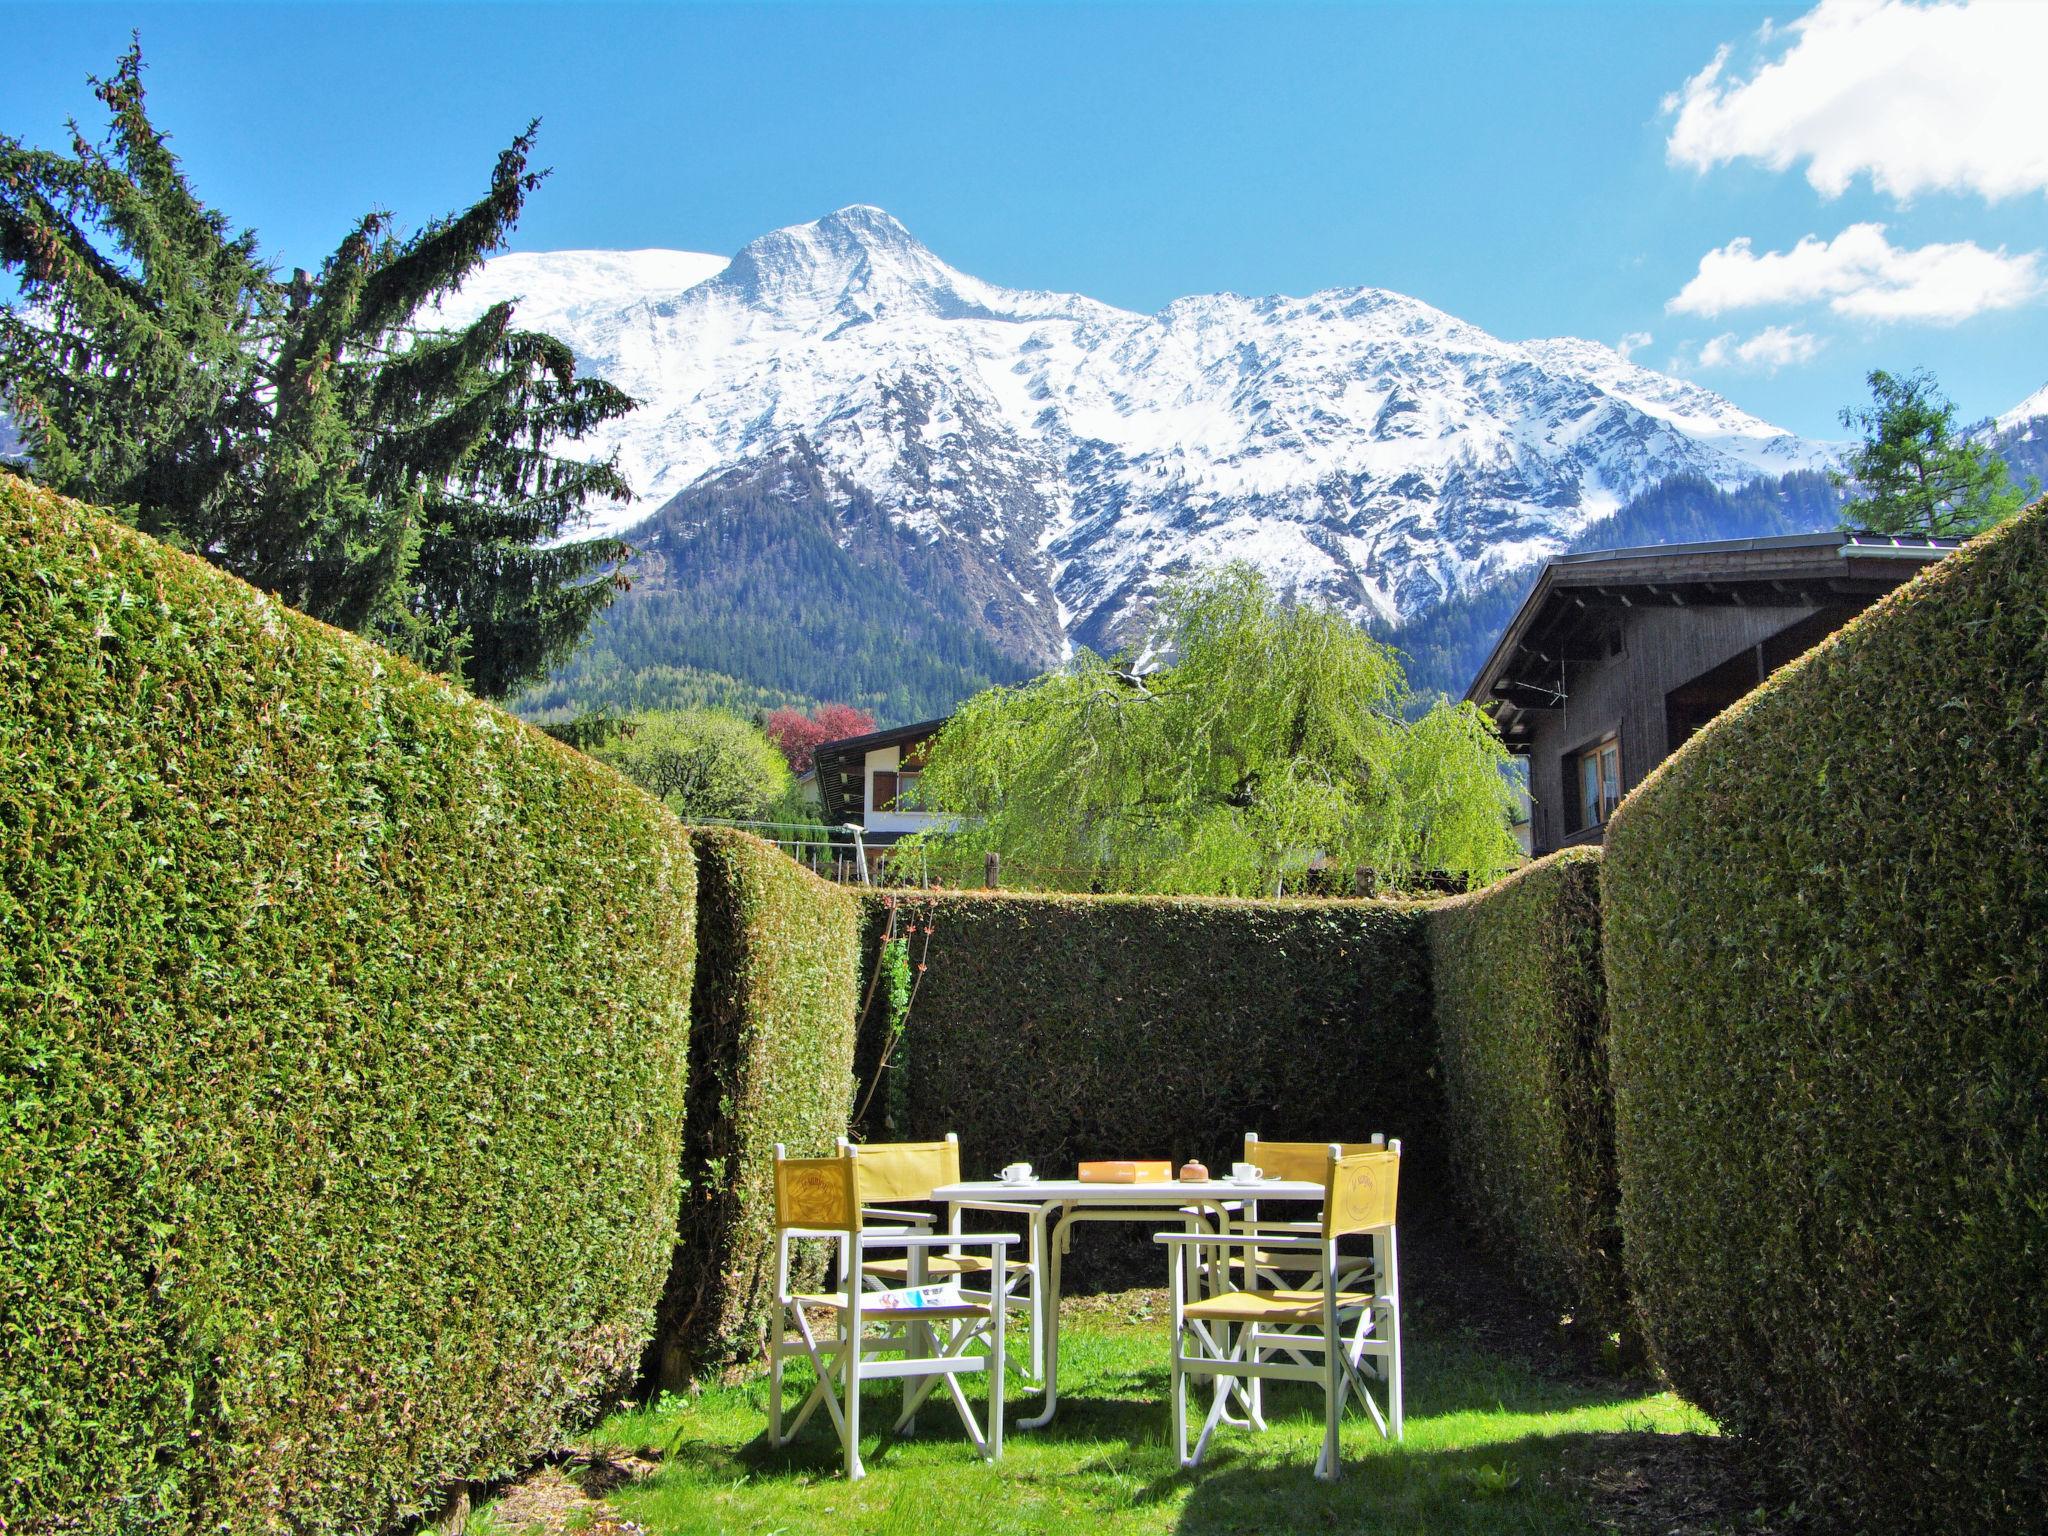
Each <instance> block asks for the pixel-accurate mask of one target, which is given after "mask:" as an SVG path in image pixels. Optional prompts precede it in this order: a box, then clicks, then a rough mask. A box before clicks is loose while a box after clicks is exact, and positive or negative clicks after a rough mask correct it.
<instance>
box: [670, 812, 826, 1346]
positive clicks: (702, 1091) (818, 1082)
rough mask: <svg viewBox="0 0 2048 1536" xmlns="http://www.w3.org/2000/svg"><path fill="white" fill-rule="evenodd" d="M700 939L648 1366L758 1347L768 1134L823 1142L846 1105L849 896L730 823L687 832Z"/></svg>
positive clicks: (770, 1286)
mask: <svg viewBox="0 0 2048 1536" xmlns="http://www.w3.org/2000/svg"><path fill="white" fill-rule="evenodd" d="M691 840H692V843H693V845H694V846H695V848H696V852H697V890H698V911H699V914H700V916H699V924H698V935H699V940H698V942H699V951H698V964H697V987H696V1000H695V1003H694V1006H693V1008H692V1033H691V1041H690V1091H689V1117H688V1127H687V1130H686V1132H685V1146H684V1149H683V1164H682V1166H683V1178H684V1191H683V1198H682V1206H681V1214H680V1218H679V1227H678V1230H677V1241H676V1247H675V1258H674V1264H673V1267H672V1269H671V1271H670V1274H669V1279H668V1284H667V1287H666V1289H665V1291H664V1293H663V1296H662V1301H661V1308H660V1318H659V1324H658V1330H657V1336H656V1339H655V1341H654V1344H653V1346H652V1347H651V1348H650V1350H649V1352H648V1361H647V1364H648V1372H649V1375H650V1377H651V1378H652V1379H653V1381H654V1382H655V1384H656V1385H657V1386H662V1387H680V1386H683V1385H684V1384H686V1383H687V1382H688V1381H689V1380H690V1378H691V1377H692V1376H693V1375H694V1374H696V1373H697V1372H698V1371H700V1370H702V1369H704V1368H706V1367H710V1366H717V1365H721V1364H725V1363H728V1362H731V1361H734V1360H739V1359H743V1358H746V1357H747V1356H749V1355H751V1354H753V1353H754V1352H756V1351H758V1349H759V1347H760V1340H761V1330H762V1328H763V1326H764V1321H765V1319H766V1316H767V1312H768V1308H769V1304H770V1302H771V1300H772V1298H773V1294H774V1283H775V1253H774V1238H775V1209H774V1193H775V1191H774V1156H775V1144H776V1143H777V1142H782V1143H785V1144H786V1145H787V1146H788V1147H789V1150H790V1154H791V1155H792V1156H802V1157H816V1156H821V1155H825V1154H828V1153H830V1151H831V1149H832V1144H833V1141H834V1139H835V1138H837V1137H839V1136H841V1135H844V1134H845V1132H846V1125H847V1118H848V1116H849V1114H850V1113H851V1112H852V1097H853V1030H854V1012H855V1008H856V1006H857V997H856V991H857V988H858V984H859V957H860V935H859V914H858V903H857V902H856V900H855V898H854V897H853V896H852V895H851V894H849V893H848V892H846V891H844V890H842V889H840V888H839V887H837V886H834V885H830V884H828V883H827V882H825V881H823V880H820V879H819V878H818V877H817V876H815V875H813V874H812V873H811V872H810V871H809V870H807V869H805V868H803V867H802V866H801V865H799V864H797V863H795V862H794V861H793V860H791V859H789V858H787V857H786V856H784V855H783V854H782V853H781V852H780V851H778V850H777V849H776V848H774V847H772V846H771V845H769V844H768V843H764V842H762V841H761V840H760V839H759V838H757V837H752V836H750V835H748V834H747V833H744V832H735V831H731V830H725V829H719V828H704V829H699V830H697V831H694V832H692V833H691Z"/></svg>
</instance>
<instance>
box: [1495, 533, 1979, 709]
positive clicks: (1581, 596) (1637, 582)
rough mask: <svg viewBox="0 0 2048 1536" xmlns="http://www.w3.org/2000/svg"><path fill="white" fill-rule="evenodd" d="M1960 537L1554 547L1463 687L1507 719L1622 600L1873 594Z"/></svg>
mask: <svg viewBox="0 0 2048 1536" xmlns="http://www.w3.org/2000/svg"><path fill="white" fill-rule="evenodd" d="M1958 542H1959V541H1958V540H1955V539H1922V538H1909V537H1892V536H1889V535H1883V534H1868V533H1841V532H1836V533H1794V534H1784V535H1781V536H1779V537H1776V538H1767V539H1717V540H1713V541H1710V542H1706V543H1700V544H1659V545H1652V546H1648V547H1645V548H1640V549H1594V550H1586V551H1583V552H1580V553H1577V554H1569V555H1558V556H1555V557H1554V558H1552V559H1551V560H1550V561H1549V562H1548V563H1547V564H1545V566H1544V567H1543V570H1542V573H1541V574H1540V575H1538V576H1537V578H1536V584H1535V586H1534V587H1532V588H1531V589H1530V591H1529V595H1528V596H1527V597H1526V598H1524V599H1523V600H1522V606H1521V607H1520V608H1518V609H1517V610H1515V616H1514V617H1513V618H1512V619H1511V620H1509V621H1508V626H1507V628H1506V629H1505V630H1503V631H1502V633H1501V637H1500V639H1499V640H1498V641H1496V642H1495V643H1494V647H1493V650H1492V651H1491V652H1490V653H1489V654H1488V655H1487V658H1486V661H1485V664H1484V665H1483V666H1481V667H1480V669H1479V674H1478V676H1476V677H1474V678H1473V679H1472V686H1471V687H1470V688H1468V689H1466V690H1465V697H1466V698H1467V699H1468V700H1470V701H1471V702H1473V703H1475V704H1479V705H1481V706H1483V707H1486V708H1490V709H1492V710H1493V711H1494V712H1495V716H1496V718H1497V719H1501V721H1502V724H1503V725H1504V726H1505V725H1507V724H1508V723H1510V721H1511V719H1512V716H1513V715H1514V714H1515V713H1516V712H1517V709H1518V706H1520V705H1528V704H1535V703H1540V702H1545V701H1548V700H1549V699H1550V698H1552V697H1553V696H1554V692H1555V690H1554V688H1553V686H1552V685H1553V684H1554V683H1555V681H1556V678H1557V675H1558V674H1557V669H1558V667H1559V666H1560V665H1561V664H1562V663H1564V662H1567V661H1593V660H1598V659H1599V657H1598V656H1596V655H1595V654H1594V653H1593V650H1592V649H1591V647H1590V646H1589V644H1588V639H1589V635H1590V633H1591V632H1592V631H1593V630H1594V629H1595V628H1597V627H1600V626H1603V625H1607V624H1608V623H1609V621H1611V619H1612V616H1613V614H1614V613H1615V612H1616V611H1617V610H1622V609H1628V608H1636V607H1644V606H1669V607H1679V608H1683V607H1687V606H1689V605H1695V604H1698V605H1706V604H1721V603H1731V604H1745V605H1750V606H1770V607H1780V606H1782V607H1793V606H1801V605H1813V606H1816V607H1824V606H1826V605H1828V604H1830V603H1840V602H1849V601H1862V602H1868V601H1869V600H1870V599H1872V598H1874V597H1877V596H1880V595H1882V594H1883V593H1885V592H1888V591H1890V590H1891V589H1892V588H1893V587H1895V586H1897V585H1898V584H1899V581H1900V579H1901V578H1900V575H1899V563H1900V562H1902V561H1909V562H1912V563H1913V564H1915V565H1926V564H1929V563H1931V562H1933V561H1935V560H1939V559H1940V558H1941V557H1942V556H1943V555H1945V554H1947V553H1948V552H1949V551H1950V550H1952V549H1954V548H1956V547H1957V544H1958Z"/></svg>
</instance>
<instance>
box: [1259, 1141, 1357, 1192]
mask: <svg viewBox="0 0 2048 1536" xmlns="http://www.w3.org/2000/svg"><path fill="white" fill-rule="evenodd" d="M1386 1144H1387V1138H1386V1137H1384V1136H1375V1137H1373V1139H1372V1140H1371V1141H1369V1142H1365V1141H1347V1142H1343V1143H1340V1145H1342V1147H1343V1148H1344V1155H1345V1156H1346V1157H1349V1156H1351V1155H1352V1154H1353V1153H1354V1152H1372V1151H1377V1150H1378V1149H1380V1148H1382V1147H1384V1146H1385V1145H1386ZM1244 1160H1245V1161H1246V1162H1248V1163H1250V1164H1251V1165H1252V1166H1253V1167H1255V1168H1257V1169H1259V1170H1260V1171H1261V1172H1263V1173H1266V1174H1268V1175H1270V1176H1271V1177H1273V1178H1276V1179H1298V1180H1300V1181H1301V1182H1303V1183H1305V1184H1320V1183H1322V1182H1323V1175H1324V1174H1325V1173H1327V1172H1328V1171H1329V1163H1330V1144H1329V1143H1328V1142H1327V1141H1261V1140H1259V1133H1258V1132H1257V1131H1247V1132H1245V1136H1244Z"/></svg>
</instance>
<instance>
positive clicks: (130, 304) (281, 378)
mask: <svg viewBox="0 0 2048 1536" xmlns="http://www.w3.org/2000/svg"><path fill="white" fill-rule="evenodd" d="M94 91H95V94H96V95H97V96H98V97H99V99H100V102H101V104H102V105H103V106H104V107H105V108H106V111H107V117H108V128H107V132H106V135H105V137H104V138H103V139H102V140H101V141H99V142H97V143H95V142H93V141H90V140H88V139H87V138H86V137H85V135H84V134H83V133H82V132H81V131H79V130H78V129H77V128H76V127H75V126H74V127H73V129H72V133H71V145H70V153H68V154H64V153H59V152H56V151H52V150H45V149H38V148H34V147H31V146H28V145H26V144H24V143H23V142H22V141H20V140H18V139H14V138H9V137H6V136H0V269H4V270H6V271H8V272H9V273H11V274H12V275H13V277H14V279H15V283H16V286H17V289H18V295H17V298H16V299H15V300H14V301H12V302H9V303H7V304H5V305H4V306H0V407H4V408H6V409H7V410H8V411H10V412H11V413H12V414H13V415H14V417H15V418H16V421H17V423H18V425H19V427H20V430H21V434H22V442H23V446H24V447H25V449H26V451H27V455H28V461H29V466H30V471H31V473H32V474H33V475H34V476H35V478H37V479H38V480H40V481H42V482H43V483H45V484H47V485H49V486H50V487H52V488H53V489H55V490H59V491H62V492H64V493H65V494H67V495H72V496H77V497H80V498H82V499H84V500H88V501H92V502H96V503H98V504H99V505H102V506H105V507H109V508H111V509H114V510H116V511H118V512H120V513H121V514H122V515H124V516H126V517H127V518H129V519H130V520H131V521H133V522H134V523H135V524H136V525H137V526H139V527H141V528H142V529H143V530H144V531H145V532H148V533H152V534H154V535H156V536H158V537H160V538H165V539H168V540H170V541H173V542H175V543H178V544H181V545H183V546H184V547H186V548H188V549H191V550H193V551H195V552H196V553H198V554H201V555H204V556H205V557H206V558H207V559H209V560H212V561H214V562H215V563H216V564H218V565H222V566H224V567H226V568H227V569H228V570H231V571H233V572H234V573H235V574H236V575H238V576H241V577H243V578H245V579H246V580H249V581H251V582H253V583H255V584H256V585H258V586H261V587H264V588H265V589H267V590H269V591H272V592H275V593H276V594H278V596H280V597H281V598H283V599H284V600H285V601H286V602H288V603H290V604H292V605H293V606H294V607H296V608H299V609H301V610H302V611H304V612H306V613H309V614H312V615H313V616H314V617H315V618H320V619H325V620H327V621H328V622H329V623H333V624H337V625H340V626H341V627H343V628H345V629H352V630H356V631H358V632H360V633H363V634H367V635H370V636H371V637H372V638H374V639H376V640H378V641H380V642H381V643H383V644H385V645H387V646H390V647H391V648H393V649H395V650H398V651H401V652H403V653H405V654H407V655H410V656H412V657H413V658H414V659H416V660H418V661H421V662H423V663H425V664H426V665H428V666H431V667H433V668H435V669H437V670H439V671H442V672H447V673H450V674H453V675H459V676H461V677H462V678H463V679H464V680H465V681H467V682H468V683H469V684H470V686H471V687H472V688H474V689H475V690H476V691H477V692H479V693H482V694H485V695H487V696H502V695H504V694H506V693H508V692H510V691H512V690H513V689H514V688H516V687H517V686H519V685H520V684H521V683H522V682H524V681H527V680H529V679H532V678H535V677H538V676H540V675H542V674H543V673H545V671H546V670H547V669H548V667H549V666H550V665H552V664H553V663H555V662H557V661H560V660H562V659H564V658H565V657H566V656H567V655H568V653H569V651H570V650H572V649H573V648H574V647H575V644H576V642H577V641H578V640H579V639H581V637H582V635H583V633H584V631H585V630H586V629H587V628H588V627H589V624H590V622H591V620H592V619H593V618H594V617H595V616H596V615H597V613H598V612H599V611H601V610H602V609H603V607H604V606H605V604H606V603H608V602H609V601H610V600H611V597H612V595H613V593H614V591H615V590H616V589H617V586H618V573H619V569H620V564H621V562H622V561H623V560H624V558H625V557H626V556H627V555H628V554H629V553H630V552H629V551H628V550H627V549H626V547H625V546H624V545H623V544H621V543H619V541H617V540H616V539H604V538H600V539H574V538H570V537H568V535H569V534H571V533H572V532H573V531H574V530H575V529H576V527H577V526H578V524H579V523H580V522H581V520H582V517H583V509H584V506H585V504H586V503H587V502H588V501H590V500H591V499H592V498H606V499H612V500H620V499H624V498H625V497H626V496H627V495H628V494H629V491H628V488H627V486H626V484H625V482H624V480H623V479H622V478H621V477H620V475H619V472H618V470H617V468H616V466H615V465H614V464H613V463H610V462H605V461H593V460H589V459H586V458H578V457H575V456H573V455H566V454H562V453H559V452H557V451H556V450H557V449H558V448H559V447H560V446H561V445H562V444H564V443H570V442H574V441H576V440H577V439H579V438H581V437H583V436H584V435H585V434H586V433H588V432H589V431H590V430H591V429H592V428H593V427H595V426H597V425H598V424H599V423H601V422H604V421H607V420H609V419H611V418H613V417H616V416H619V415H622V414H623V413H624V412H626V411H628V410H630V409H631V408H632V404H633V402H632V401H631V400H629V399H628V398H627V397H626V396H625V395H624V394H622V393H620V392H619V391H618V390H617V389H614V388H613V387H612V386H610V385H609V384H605V383H603V382H601V381H597V380H590V379H581V378H578V377H577V376H576V367H575V360H574V358H573V356H572V355H571V353H570V351H569V349H568V348H567V347H566V346H564V345H563V344H562V343H561V342H560V341H558V340H556V339H555V338H553V337H551V336H544V335H539V334H536V333H534V332H530V331H522V330H519V329H518V328H517V327H515V326H514V325H513V323H512V319H513V310H512V306H511V305H509V304H499V305H496V306H494V307H493V308H492V309H490V310H489V311H487V312H486V313H485V314H484V315H482V316H481V317H479V318H478V319H477V320H476V321H475V322H474V323H472V324H470V325H467V326H463V327H444V326H442V325H440V324H438V323H437V321H436V318H435V316H436V304H437V302H438V300H440V299H441V298H442V297H443V296H445V295H447V294H449V293H451V292H453V291H454V290H455V289H456V288H458V287H459V286H460V284H461V282H462V280H463V279H464V278H465V277H467V276H468V275H469V274H470V273H472V272H473V271H475V270H476V268H477V267H478V266H480V265H481V264H482V263H483V261H484V260H485V258H486V257H487V256H488V255H489V254H490V253H491V252H492V251H494V250H496V249H498V248H499V247H501V246H502V245H503V244H504V242H505V239H506V237H507V235H508V234H509V233H510V231H511V229H512V228H513V226H514V225H515V224H516V223H517V221H518V218H519V214H520V210H521V209H522V207H523V206H524V204H525V200H526V197H527V195H528V194H529V193H531V192H532V191H533V190H534V189H535V188H536V187H538V186H539V184H540V180H541V173H539V172H536V171H534V170H532V169H530V168H529V164H528V160H529V156H530V154H531V152H532V149H533V131H532V129H531V127H529V128H528V130H527V132H526V133H524V134H521V135H520V136H519V137H518V138H516V139H514V140H513V141H512V143H511V145H510V147H508V148H507V149H506V150H505V151H504V153H503V154H501V155H500V156H499V157H498V162H497V165H496V166H495V168H494V169H493V171H492V174H491V180H490V186H489V188H488V189H487V190H486V191H485V193H484V194H483V196H482V197H480V198H479V199H478V200H477V201H476V202H475V203H474V204H472V205H471V206H470V207H468V208H466V209H464V210H462V211H460V212H458V213H456V214H454V215H452V216H449V217H447V218H442V219H436V220H433V221H431V222H429V223H428V224H426V225H425V226H424V227H423V228H421V229H418V230H416V231H414V232H412V233H410V234H405V233H401V232H400V231H398V230H397V229H396V227H395V226H394V224H393V222H392V219H391V216H390V215H389V214H387V213H384V212H373V213H370V214H368V215H366V216H364V217H363V218H362V219H361V220H359V221H358V222H357V223H356V225H355V226H354V228H352V229H351V230H350V231H349V233H348V235H347V236H346V237H345V238H344V239H343V240H342V242H341V244H340V246H339V247H338V248H337V249H336V250H335V252H334V254H333V255H332V256H330V257H329V258H328V259H327V260H326V261H325V262H324V263H323V264H322V265H321V267H320V269H319V271H318V272H315V273H303V272H302V273H298V274H295V275H294V276H292V277H290V278H282V277H280V276H279V275H278V274H277V273H275V272H273V271H272V270H271V268H270V267H269V266H268V265H266V264H265V263H264V261H263V260H262V258H261V256H260V254H259V250H258V246H257V241H256V237H255V235H254V234H253V233H250V232H247V231H244V232H241V233H234V232H232V226H231V225H230V223H229V221H228V219H227V218H226V217H225V216H224V215H223V214H222V213H220V212H219V211H218V210H215V209H212V208H208V207H207V206H206V205H205V204H204V203H203V202H202V201H201V200H200V199H199V197H198V195H197V193H196V192H195V191H194V190H193V188H192V186H191V184H190V182H189V181H188V179H187V178H186V176H185V174H184V171H183V168H182V167H181V166H180V164H179V161H178V159H177V157H176V156H175V155H174V154H172V153H171V149H170V145H169V142H168V140H167V139H166V137H165V135H164V134H163V133H162V132H161V131H160V130H159V129H158V128H157V127H156V125H155V124H154V123H153V122H152V121H151V119H150V116H149V112H148V109H147V104H146V101H145V99H144V93H143V88H142V58H141V53H140V51H139V49H135V48H131V49H130V50H129V52H128V53H127V55H126V56H124V57H123V58H122V60H121V61H120V64H119V66H118V68H117V69H116V70H115V72H114V74H113V75H112V76H111V77H110V78H108V79H105V80H99V81H95V82H94Z"/></svg>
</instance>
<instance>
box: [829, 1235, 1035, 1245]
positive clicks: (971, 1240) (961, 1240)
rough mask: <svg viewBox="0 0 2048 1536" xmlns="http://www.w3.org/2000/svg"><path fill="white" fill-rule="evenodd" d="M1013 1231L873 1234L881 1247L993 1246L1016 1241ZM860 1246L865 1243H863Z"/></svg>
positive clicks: (876, 1243)
mask: <svg viewBox="0 0 2048 1536" xmlns="http://www.w3.org/2000/svg"><path fill="white" fill-rule="evenodd" d="M1017 1241H1018V1237H1017V1234H1016V1233H1014V1232H887V1233H876V1234H875V1246H876V1247H881V1248H994V1247H998V1246H1000V1247H1004V1248H1007V1247H1009V1246H1010V1245H1011V1244H1012V1243H1014V1242H1017ZM861 1246H862V1247H866V1246H867V1244H865V1243H863V1244H862V1245H861Z"/></svg>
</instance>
